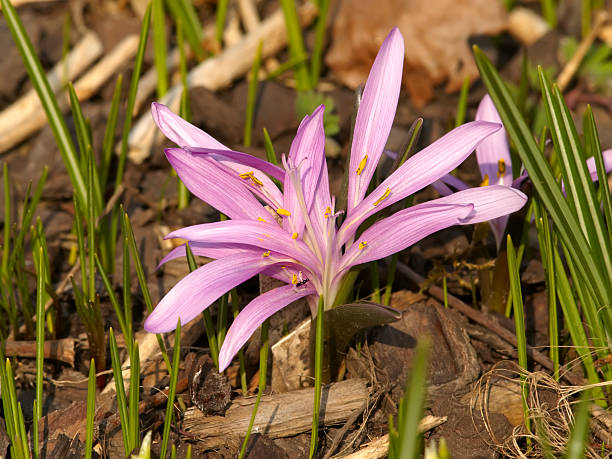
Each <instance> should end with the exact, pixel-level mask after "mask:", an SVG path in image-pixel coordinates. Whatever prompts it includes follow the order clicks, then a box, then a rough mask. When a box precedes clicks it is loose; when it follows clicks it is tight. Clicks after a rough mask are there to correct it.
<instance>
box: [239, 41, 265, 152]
mask: <svg viewBox="0 0 612 459" xmlns="http://www.w3.org/2000/svg"><path fill="white" fill-rule="evenodd" d="M262 46H263V42H262V41H260V42H259V44H258V45H257V52H256V53H255V58H254V59H253V66H252V67H251V79H250V80H249V90H248V94H247V105H246V115H245V118H244V141H243V144H244V146H245V147H250V146H251V133H252V131H253V118H254V117H255V103H256V99H257V88H258V86H259V69H260V67H261V49H262Z"/></svg>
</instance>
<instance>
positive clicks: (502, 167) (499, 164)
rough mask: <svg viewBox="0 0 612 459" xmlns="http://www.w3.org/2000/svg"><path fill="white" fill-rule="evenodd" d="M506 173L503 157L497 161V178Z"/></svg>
mask: <svg viewBox="0 0 612 459" xmlns="http://www.w3.org/2000/svg"><path fill="white" fill-rule="evenodd" d="M505 173H506V163H505V162H504V160H503V159H500V160H499V161H497V178H501V177H503V176H504V174H505Z"/></svg>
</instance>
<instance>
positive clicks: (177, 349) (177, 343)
mask: <svg viewBox="0 0 612 459" xmlns="http://www.w3.org/2000/svg"><path fill="white" fill-rule="evenodd" d="M180 356H181V319H179V320H178V323H177V324H176V331H175V332H174V349H173V351H172V369H171V371H170V386H169V387H168V401H167V402H166V416H165V417H164V432H163V435H162V445H161V454H160V455H159V457H164V458H165V457H166V453H167V451H168V439H169V438H170V426H171V425H172V416H173V414H174V397H175V396H176V383H177V381H178V374H179V364H180Z"/></svg>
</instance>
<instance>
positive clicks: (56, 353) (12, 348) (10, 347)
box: [4, 338, 74, 367]
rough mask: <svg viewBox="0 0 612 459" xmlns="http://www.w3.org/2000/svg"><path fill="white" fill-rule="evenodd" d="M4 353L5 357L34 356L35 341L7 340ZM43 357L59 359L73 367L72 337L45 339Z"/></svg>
mask: <svg viewBox="0 0 612 459" xmlns="http://www.w3.org/2000/svg"><path fill="white" fill-rule="evenodd" d="M4 354H5V355H6V356H7V357H28V358H35V357H36V341H7V342H6V350H5V352H4ZM44 357H45V359H51V360H59V361H60V362H64V363H67V364H68V365H70V366H71V367H74V339H72V338H64V339H51V340H45V347H44Z"/></svg>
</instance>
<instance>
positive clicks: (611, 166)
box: [586, 150, 612, 182]
mask: <svg viewBox="0 0 612 459" xmlns="http://www.w3.org/2000/svg"><path fill="white" fill-rule="evenodd" d="M601 154H602V156H603V160H604V167H605V169H606V172H610V171H611V170H612V150H604V151H602V152H601ZM586 164H587V168H588V169H589V173H590V174H591V180H593V181H594V182H597V181H598V180H599V177H598V176H597V167H596V166H595V158H593V157H590V158H589V159H587V160H586Z"/></svg>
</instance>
